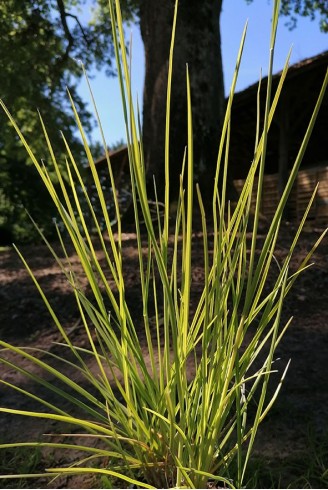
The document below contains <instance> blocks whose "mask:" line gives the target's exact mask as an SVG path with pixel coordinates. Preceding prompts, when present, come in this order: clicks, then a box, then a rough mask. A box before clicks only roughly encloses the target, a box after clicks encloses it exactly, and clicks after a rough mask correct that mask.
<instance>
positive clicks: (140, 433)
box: [0, 0, 328, 488]
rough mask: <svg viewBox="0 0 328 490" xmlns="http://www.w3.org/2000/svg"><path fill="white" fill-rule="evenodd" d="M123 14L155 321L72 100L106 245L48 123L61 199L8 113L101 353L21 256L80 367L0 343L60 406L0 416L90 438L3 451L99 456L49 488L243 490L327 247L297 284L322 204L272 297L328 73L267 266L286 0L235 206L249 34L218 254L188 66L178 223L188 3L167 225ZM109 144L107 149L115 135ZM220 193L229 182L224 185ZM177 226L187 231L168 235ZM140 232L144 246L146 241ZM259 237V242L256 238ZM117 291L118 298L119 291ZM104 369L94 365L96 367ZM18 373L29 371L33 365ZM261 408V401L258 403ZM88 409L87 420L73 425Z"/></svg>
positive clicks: (134, 169)
mask: <svg viewBox="0 0 328 490" xmlns="http://www.w3.org/2000/svg"><path fill="white" fill-rule="evenodd" d="M109 5H110V12H111V21H112V26H113V36H114V46H115V52H116V58H117V62H118V74H119V81H120V86H121V91H122V104H123V109H124V115H125V122H126V138H127V146H128V154H129V162H130V174H131V187H132V198H133V206H134V213H135V224H136V237H137V253H138V258H139V280H140V296H139V298H138V299H137V301H140V304H142V316H141V317H140V318H139V317H137V316H136V315H134V313H133V304H132V305H131V304H130V303H129V302H128V300H127V296H126V282H125V273H124V267H125V262H124V254H123V249H124V242H123V239H122V236H123V235H122V220H121V215H120V209H119V204H118V201H117V199H116V189H115V181H114V178H113V172H112V167H111V162H110V158H109V155H108V153H106V157H107V162H108V175H109V179H110V182H111V186H112V188H113V199H114V205H115V209H116V229H115V230H114V228H113V224H112V222H111V220H110V217H109V215H108V207H107V203H106V200H105V197H104V194H103V189H102V186H101V183H100V180H99V177H98V174H97V169H96V166H95V163H94V160H93V158H92V154H91V152H90V149H89V146H88V143H87V138H86V136H85V133H84V131H83V128H82V125H81V123H80V119H79V115H78V112H77V110H76V107H75V105H74V102H73V101H71V102H72V107H73V110H74V113H75V117H76V121H77V125H78V128H79V131H80V134H81V138H82V140H83V143H84V147H85V153H86V156H87V159H88V163H89V166H90V170H91V174H92V179H93V188H95V189H96V199H97V201H98V204H97V206H99V207H100V209H101V222H102V223H105V229H106V230H105V231H106V235H108V239H107V240H106V239H105V238H104V233H103V230H102V227H101V226H100V218H99V216H97V215H96V213H95V212H94V208H93V200H92V199H93V198H94V196H91V195H90V194H89V192H88V186H87V184H86V182H85V181H84V180H83V179H82V176H81V169H80V168H79V165H78V163H77V162H76V161H75V159H74V155H73V154H72V153H71V151H70V148H69V146H68V144H67V142H66V140H65V137H64V135H63V141H64V144H65V145H66V150H67V162H66V163H67V165H66V171H67V175H68V180H67V181H65V180H64V179H63V178H62V175H61V173H60V170H59V167H58V164H57V160H56V156H55V154H54V152H53V150H52V146H51V141H50V140H49V138H48V135H47V129H46V127H45V125H44V124H43V120H42V116H41V115H40V121H41V127H42V131H43V133H44V138H45V144H46V146H47V148H48V151H49V154H50V156H51V164H52V166H53V168H54V169H55V171H56V174H57V178H58V181H59V184H60V188H61V191H60V194H59V193H58V192H57V191H56V190H55V187H54V185H53V183H52V181H51V179H50V177H49V170H48V168H47V167H46V166H44V165H43V164H41V163H39V160H38V159H37V157H36V155H34V154H33V152H32V150H31V149H30V147H29V144H28V142H27V141H26V140H25V138H24V136H23V134H22V133H21V131H20V129H19V128H18V127H17V125H16V123H15V120H14V118H13V117H12V116H11V115H10V114H9V112H8V110H7V109H6V107H5V106H4V104H3V103H2V102H1V105H2V107H3V109H4V111H5V112H6V113H7V115H8V117H9V119H10V121H11V123H12V125H13V126H14V128H15V130H16V132H17V134H18V136H19V138H20V140H21V142H22V143H23V145H24V146H25V148H26V150H27V152H28V154H29V156H30V158H31V160H32V161H33V163H34V165H35V168H36V169H37V171H38V172H39V175H40V178H41V179H42V180H43V182H44V185H45V186H46V188H47V189H48V192H49V194H50V195H51V197H52V199H53V201H54V203H55V205H56V208H57V210H58V214H59V215H60V219H61V221H62V223H63V225H64V229H65V234H63V233H62V231H61V229H60V228H59V227H58V229H57V231H58V236H59V239H60V243H61V245H62V257H60V256H59V255H58V254H57V253H56V252H55V250H54V248H53V247H52V245H51V244H50V243H49V242H48V241H47V240H46V237H44V236H43V235H42V231H41V230H39V231H40V233H41V235H42V236H43V238H44V240H45V243H46V244H47V246H48V247H49V250H50V251H51V252H52V254H53V256H54V259H55V261H56V262H57V264H58V265H59V266H60V268H61V270H62V272H63V274H64V275H65V277H66V280H67V282H68V283H69V285H70V286H71V290H72V294H74V296H75V299H76V305H77V307H78V310H79V315H80V321H81V323H82V325H83V327H84V330H85V335H86V337H87V338H88V342H89V345H88V347H87V348H83V349H82V348H78V347H76V346H75V345H74V344H73V342H72V340H71V338H70V336H69V333H68V331H67V330H66V328H65V324H63V323H62V322H61V320H60V318H59V317H58V316H57V314H56V312H55V310H54V309H53V307H52V305H51V298H47V297H46V295H45V294H44V292H43V290H42V287H41V285H40V284H39V282H38V279H37V277H36V276H35V275H34V274H33V272H32V270H31V269H30V267H29V265H28V264H27V263H26V260H25V259H24V257H23V255H22V254H21V252H20V251H19V250H17V253H18V254H19V256H20V258H21V260H22V261H23V263H24V265H25V266H26V268H27V270H28V272H29V274H30V275H31V278H32V280H33V282H34V283H35V286H36V287H37V289H38V291H39V293H40V295H41V296H42V298H43V300H44V302H45V304H46V306H47V308H48V310H49V313H50V315H51V317H52V319H53V322H54V323H55V325H56V327H57V328H58V330H59V331H60V333H61V335H62V339H63V340H62V345H64V346H66V348H67V349H68V350H69V351H70V353H71V357H68V356H66V355H63V357H61V358H60V357H59V356H58V355H57V356H56V365H58V361H61V366H62V367H61V368H55V367H53V366H52V364H51V357H50V360H49V363H48V362H47V361H45V360H44V358H42V359H41V358H40V357H39V356H37V355H34V354H33V352H32V353H31V351H30V350H27V349H24V348H22V347H16V346H14V345H9V344H8V343H6V342H4V341H1V342H0V345H1V347H2V349H3V351H2V356H1V362H3V363H4V364H9V365H10V361H9V360H8V359H7V358H6V351H7V350H9V351H11V352H13V353H15V354H16V355H17V357H21V358H22V359H27V360H28V361H29V362H30V363H31V366H32V369H31V370H30V371H28V370H26V371H24V374H25V375H26V376H27V377H28V378H30V379H31V380H32V381H34V382H36V383H39V384H41V385H42V386H43V388H46V389H47V390H49V399H47V397H46V396H44V397H43V396H41V395H38V394H33V393H29V392H25V395H26V396H30V397H32V398H33V399H34V400H37V401H38V402H39V403H40V411H39V412H30V411H27V410H21V409H20V410H17V409H14V408H9V407H1V408H0V411H1V412H5V413H12V414H19V415H22V416H25V417H35V418H46V419H50V420H54V421H58V422H60V423H62V424H63V425H64V424H68V427H72V425H73V426H77V427H79V430H80V432H81V439H82V441H83V440H85V443H83V442H82V443H81V442H79V443H77V444H74V443H72V442H71V439H69V436H70V435H69V434H68V435H67V436H68V440H67V441H65V439H64V435H63V441H64V442H60V443H54V442H48V441H47V440H45V441H44V442H33V441H31V442H30V443H19V441H18V442H16V443H15V444H2V445H1V448H3V449H6V448H7V449H8V448H9V447H13V446H24V445H27V446H39V447H43V446H48V447H53V448H63V449H70V450H71V451H72V452H73V451H78V453H79V454H80V453H81V452H84V453H85V457H83V458H81V459H80V460H77V461H76V462H75V463H74V464H71V465H69V466H68V467H53V468H47V469H46V472H45V474H46V475H48V476H49V477H54V476H56V475H61V474H68V475H73V474H84V473H94V474H101V475H103V476H105V477H107V478H109V480H113V481H115V480H116V479H121V480H123V481H124V483H125V484H133V485H136V486H140V487H143V488H156V487H161V488H168V487H179V488H181V487H186V488H206V487H207V486H208V485H209V482H211V484H212V485H213V484H218V485H223V486H225V487H231V488H235V487H237V488H238V487H242V486H243V483H244V477H245V471H246V468H247V465H248V462H249V459H250V456H251V452H252V447H253V444H254V440H255V438H256V433H257V430H258V427H259V425H260V423H261V422H262V421H263V419H264V418H265V417H266V415H267V413H268V412H269V410H270V408H271V406H272V404H273V403H274V401H275V399H276V398H277V395H278V393H279V390H280V388H281V385H282V383H283V380H284V377H285V375H286V370H287V367H288V362H287V365H286V369H285V371H284V372H283V373H281V376H280V381H279V382H278V385H277V386H276V388H275V390H274V392H273V394H272V392H270V393H271V395H269V391H268V383H269V379H270V375H271V373H272V372H273V370H274V368H273V361H274V353H275V350H276V348H277V345H278V344H279V342H280V341H281V339H282V337H283V335H284V333H285V331H286V329H287V328H288V327H289V325H290V321H288V322H287V324H285V325H284V324H282V322H281V313H282V308H283V303H284V299H285V298H286V296H287V294H288V293H289V292H290V290H291V288H292V286H293V284H294V282H295V280H296V279H297V277H298V276H299V274H300V273H301V272H303V271H304V270H305V269H306V268H307V267H308V265H309V261H310V259H311V256H312V254H313V252H314V250H315V248H316V247H317V246H318V244H319V242H320V239H319V240H318V241H317V243H316V244H315V245H314V246H313V248H312V250H311V251H310V252H309V254H308V255H307V257H306V258H305V259H304V260H303V262H302V263H301V264H300V266H299V268H298V270H297V271H296V272H294V273H290V271H289V264H290V261H291V257H292V254H293V252H294V249H295V246H296V243H297V240H298V238H299V236H300V233H301V230H302V227H303V225H304V222H305V220H306V218H307V214H308V212H309V209H310V206H311V203H312V200H313V198H314V194H313V197H312V199H311V201H310V203H309V206H308V208H307V210H306V212H305V214H304V217H303V219H302V221H301V223H300V225H299V227H298V229H297V231H296V234H295V239H294V241H293V243H292V245H291V247H290V250H289V252H288V254H287V256H286V258H285V259H284V260H283V262H282V263H281V264H280V266H279V271H278V273H277V275H276V278H275V281H274V284H273V286H272V287H271V289H270V290H268V287H267V284H268V274H269V271H270V270H271V266H272V263H273V261H274V260H275V258H274V251H275V246H276V242H277V238H278V235H279V229H280V225H281V219H282V213H283V210H284V207H285V205H286V202H287V199H288V196H289V193H290V191H291V188H292V185H293V182H294V180H295V177H296V175H297V171H298V169H299V166H300V163H301V160H302V157H303V154H304V151H305V148H306V145H307V143H308V140H309V138H310V135H311V131H312V129H313V126H314V123H315V119H316V116H317V114H318V111H319V107H320V104H321V101H322V98H323V95H324V92H325V89H326V86H327V81H328V77H327V76H326V78H325V80H324V82H323V85H322V90H321V92H320V94H319V96H318V102H317V104H316V106H315V108H314V110H313V115H312V117H311V120H310V122H309V126H308V130H307V132H306V134H305V136H304V140H303V143H302V145H301V148H300V150H299V153H298V156H297V158H296V160H295V163H294V166H293V169H292V171H291V174H290V177H289V180H288V183H287V186H286V189H285V192H284V194H283V196H282V198H281V200H280V202H279V205H278V207H277V210H276V212H275V215H274V218H273V219H272V222H271V225H270V227H269V230H268V232H267V235H266V238H265V240H264V243H263V245H262V247H261V251H260V254H259V255H257V254H256V250H257V248H258V247H257V246H258V243H259V237H258V229H259V217H260V203H261V197H262V181H263V174H264V168H265V155H266V146H267V139H268V135H269V129H270V125H271V122H272V118H273V115H274V112H275V109H276V106H277V103H278V99H279V96H280V93H281V91H282V88H283V83H284V80H285V78H286V74H287V70H288V60H287V62H286V66H285V67H284V69H283V71H282V74H281V78H280V82H279V85H278V88H277V90H276V92H275V93H274V94H272V93H271V80H272V63H273V54H274V44H275V36H276V29H277V22H278V20H277V19H278V12H279V2H278V1H276V2H275V4H274V9H273V22H272V33H271V42H270V59H269V76H268V88H267V98H266V105H265V119H264V127H263V130H262V132H260V131H259V129H258V133H257V134H256V135H254V137H255V140H256V147H255V152H254V160H253V162H252V164H251V168H250V170H249V174H248V177H247V179H246V182H245V185H244V188H243V190H242V192H241V194H240V197H239V200H238V202H237V204H236V206H235V207H234V209H232V207H231V206H230V203H229V201H228V199H227V196H226V182H227V169H228V165H229V139H230V116H231V107H232V103H233V97H234V90H235V86H236V80H237V76H238V69H239V65H240V60H241V56H242V50H243V45H244V41H245V35H246V29H245V31H244V33H243V37H242V41H241V47H240V51H239V54H238V59H237V63H236V70H235V74H234V77H233V81H232V86H231V91H230V95H229V98H228V103H227V110H226V116H225V119H224V124H223V128H222V133H221V139H220V148H219V154H218V159H217V171H216V177H215V182H214V191H213V203H212V204H213V205H212V216H211V217H210V218H211V220H213V223H214V241H213V245H212V246H211V247H210V245H209V241H208V229H207V223H208V216H207V215H206V211H205V209H204V205H203V201H202V196H201V192H200V190H199V188H198V187H196V191H195V192H194V187H193V138H197V134H196V135H193V130H192V104H191V93H190V84H189V73H188V68H187V70H186V93H187V100H188V113H187V115H186V117H187V119H188V141H187V142H186V148H187V150H186V155H185V160H184V162H183V165H182V171H181V184H180V195H179V200H178V203H177V208H176V212H175V215H174V216H173V217H172V215H171V216H170V188H169V182H170V179H169V160H168V155H169V137H168V135H169V128H170V89H171V75H172V60H173V53H174V34H175V25H176V18H177V15H178V6H177V5H176V9H175V16H174V25H173V34H172V44H171V51H170V62H169V77H168V90H167V124H166V147H165V170H166V190H165V202H164V213H160V212H159V211H160V203H159V202H158V201H157V202H156V206H155V207H156V210H157V219H156V220H155V222H154V221H153V217H152V216H153V214H152V213H151V209H150V204H149V202H148V199H147V187H146V170H145V167H144V159H143V151H142V144H141V143H140V125H139V124H138V117H135V113H134V107H133V103H132V94H131V84H130V77H129V69H128V60H127V58H126V52H125V48H124V35H123V27H122V18H121V11H120V3H119V0H116V1H115V3H114V0H110V2H109ZM257 127H259V125H257ZM103 139H104V147H106V145H105V138H104V137H103ZM255 173H258V174H259V179H258V187H257V189H256V192H257V201H256V207H255V211H254V212H253V211H252V210H251V195H252V192H253V188H254V185H255V184H254V176H255ZM183 176H185V179H183ZM221 176H222V178H221ZM184 181H186V182H187V187H186V189H185V188H184V187H183V182H184ZM67 182H68V183H67ZM219 182H222V185H221V184H220V188H219ZM195 204H197V206H198V208H199V211H200V215H201V223H202V237H203V262H204V284H203V285H202V292H201V294H200V296H199V298H198V300H197V304H196V305H195V308H193V309H191V293H192V290H193V282H192V250H193V244H194V242H193V217H194V211H193V210H194V209H195ZM85 207H87V209H88V214H89V215H90V216H91V218H92V226H90V224H89V223H88V224H87V222H86V218H85V212H84V210H85ZM172 221H173V223H174V226H173V231H172V227H171V224H170V223H171V222H172ZM141 223H143V225H142V226H143V227H145V229H146V233H142V230H141ZM36 226H37V225H36ZM90 229H95V230H96V233H95V235H94V234H93V235H92V234H91V232H90ZM249 231H251V241H250V243H248V241H247V236H249V233H248V232H249ZM68 244H69V245H70V246H71V245H73V247H74V250H75V253H76V255H77V256H78V258H79V263H80V265H81V268H82V270H83V275H84V277H85V278H86V279H87V283H88V289H89V291H90V294H88V295H87V294H86V291H85V288H83V287H82V285H81V281H80V279H79V276H78V275H77V274H76V272H75V269H74V267H73V265H72V264H71V263H70V260H69V255H68V253H67V247H68ZM99 244H100V248H101V250H102V253H103V255H104V257H105V262H106V265H105V266H104V265H103V264H101V263H100V261H99V258H98V257H99V256H98V255H97V253H96V247H97V246H99ZM170 247H171V248H170ZM145 249H146V252H145ZM170 250H171V252H170ZM113 283H114V285H115V287H111V286H110V284H113ZM140 333H141V335H140ZM71 358H72V359H73V361H72V360H70V359H71ZM91 361H92V365H93V366H96V368H94V367H93V369H91V368H90V365H91V364H90V363H91ZM67 365H69V366H70V367H74V368H75V369H76V372H77V374H78V375H79V379H80V378H81V376H82V377H83V378H84V380H85V383H83V384H81V383H78V382H77V381H74V379H71V378H70V377H68V376H67V375H65V368H66V366H67ZM33 366H37V367H38V369H39V370H41V371H43V372H44V374H45V375H47V374H51V377H52V378H53V379H54V380H55V381H54V382H53V383H49V382H48V381H46V380H45V379H44V378H43V377H42V376H37V375H36V374H33V373H34V371H33ZM16 369H18V370H20V372H23V371H22V370H21V368H20V367H19V363H18V364H17V366H16ZM57 381H58V383H57ZM2 382H3V383H5V382H4V381H2ZM5 384H7V385H9V386H11V387H12V388H13V389H14V390H15V389H16V390H19V391H22V389H21V388H19V387H18V386H15V385H11V384H10V383H8V382H6V383H5ZM85 386H88V387H89V388H87V387H85ZM43 391H44V390H43ZM54 394H55V395H56V397H58V399H62V400H64V401H65V402H66V403H65V407H67V408H64V409H63V408H62V407H61V406H60V402H59V403H58V406H57V404H55V403H54V402H51V401H50V400H53V399H54V396H53V395H54ZM254 400H256V403H252V402H253V401H254ZM67 402H69V404H68V403H67ZM69 407H70V408H69ZM77 411H78V412H79V413H81V414H82V415H80V416H76V415H74V414H76V413H77ZM90 438H92V439H93V440H96V441H97V444H95V447H89V446H90V445H89V444H88V441H90ZM20 476H25V477H27V476H29V475H20ZM32 476H38V475H32ZM42 476H44V474H42ZM7 477H8V476H7Z"/></svg>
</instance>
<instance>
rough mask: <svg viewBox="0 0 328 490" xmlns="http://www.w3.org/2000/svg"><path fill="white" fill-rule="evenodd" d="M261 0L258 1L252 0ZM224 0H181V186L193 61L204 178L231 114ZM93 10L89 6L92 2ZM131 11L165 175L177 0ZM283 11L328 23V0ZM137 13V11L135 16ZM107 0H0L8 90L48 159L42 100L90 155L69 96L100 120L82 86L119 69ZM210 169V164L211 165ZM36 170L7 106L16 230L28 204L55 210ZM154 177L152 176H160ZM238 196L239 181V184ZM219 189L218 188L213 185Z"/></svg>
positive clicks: (6, 185)
mask: <svg viewBox="0 0 328 490" xmlns="http://www.w3.org/2000/svg"><path fill="white" fill-rule="evenodd" d="M246 1H248V2H251V1H252V0H246ZM222 3H223V1H222V0H203V1H202V2H199V1H197V0H180V2H179V14H178V25H177V34H176V46H175V58H174V60H175V61H174V80H173V89H174V91H173V94H172V125H171V130H172V131H171V155H170V161H171V166H172V169H171V176H172V191H173V192H174V191H175V192H176V191H177V188H178V169H179V168H180V165H181V161H182V155H183V150H184V145H185V142H186V136H185V134H186V116H185V114H186V112H185V105H186V100H185V65H186V63H188V64H189V68H190V75H191V85H192V98H193V114H194V128H195V135H196V138H195V159H196V165H197V166H198V167H197V170H198V174H199V175H198V178H199V180H200V181H201V185H203V186H204V185H206V186H207V185H208V181H211V180H212V175H213V169H214V166H215V162H216V154H217V142H218V133H219V131H220V125H221V121H222V116H223V113H224V86H223V68H222V57H221V41H220V13H221V10H222ZM90 6H91V15H87V16H86V15H85V13H86V11H87V10H88V9H90ZM121 7H122V10H123V14H124V18H125V19H126V20H132V19H135V18H136V17H137V18H139V20H140V27H141V34H142V39H143V42H144V46H145V54H146V75H145V89H144V104H143V140H144V147H145V153H146V164H147V166H148V170H149V175H150V176H152V174H154V175H155V176H156V177H157V185H158V186H159V189H158V191H159V194H160V191H161V189H160V184H163V182H164V179H162V178H161V176H162V175H163V174H162V172H163V153H164V152H163V144H164V122H165V119H164V114H165V100H166V82H167V68H168V56H169V44H170V36H171V26H172V19H173V9H174V0H165V1H164V0H121ZM281 12H282V14H284V15H287V16H288V18H289V21H290V23H291V24H292V25H294V24H295V19H296V16H297V15H305V16H310V17H311V18H313V17H314V16H315V14H319V16H320V25H321V28H322V29H323V30H327V29H328V22H327V17H328V5H327V2H326V1H325V0H322V1H316V2H312V1H311V0H289V1H288V0H282V3H281ZM135 16H136V17H135ZM108 19H109V15H108V1H107V0H98V1H97V0H89V1H88V0H25V1H24V2H22V1H21V0H6V2H0V33H1V34H0V36H1V44H0V65H1V66H2V70H1V71H0V97H1V98H3V99H4V101H5V103H6V104H7V106H8V107H9V109H10V110H11V111H12V113H13V114H14V115H15V118H16V120H17V122H18V123H19V125H20V126H21V127H22V128H23V131H24V133H25V135H26V136H27V138H28V140H29V142H30V143H31V144H32V146H33V148H34V149H35V150H36V152H37V154H38V155H39V156H40V157H42V158H44V160H45V161H47V159H48V155H47V153H46V152H45V144H44V140H43V137H42V135H41V131H40V126H39V121H38V117H37V114H36V108H38V109H39V110H40V112H41V114H42V116H43V117H44V119H45V121H46V124H47V128H48V131H49V134H50V137H51V140H52V142H53V144H54V148H55V150H56V152H57V155H58V158H59V160H60V161H63V160H64V158H63V145H62V142H61V138H60V135H59V130H62V131H63V132H64V133H65V136H66V138H67V140H68V141H69V143H70V145H71V146H72V148H73V150H74V152H75V154H76V155H77V156H79V158H80V160H81V162H82V163H83V158H84V157H83V152H82V148H81V145H80V143H79V141H78V139H77V138H76V135H75V123H74V120H73V117H72V113H71V111H70V108H69V106H68V103H67V97H66V86H69V88H70V91H71V93H72V95H73V98H74V100H75V102H76V104H77V106H78V108H79V112H80V115H81V118H82V120H83V123H84V126H85V127H86V129H87V130H91V127H92V119H91V117H90V114H89V113H88V111H87V108H86V105H85V103H84V102H83V101H82V100H81V99H80V98H79V96H78V94H77V84H78V81H79V78H80V77H81V70H80V68H79V66H78V63H77V62H76V59H81V60H83V62H84V64H85V66H86V68H87V69H88V70H89V71H90V70H92V69H94V68H96V69H100V68H102V67H106V71H107V73H108V74H109V75H111V74H113V68H112V59H113V48H112V43H111V28H110V23H109V20H108ZM204 170H205V171H204ZM34 177H35V175H34V170H32V169H31V168H30V167H29V162H28V160H27V158H26V155H25V151H24V150H23V149H22V148H21V146H20V144H19V142H18V141H17V139H16V137H15V135H14V132H13V131H12V128H10V127H9V125H8V122H7V119H6V117H5V116H4V115H3V114H1V115H0V182H1V187H0V227H2V232H3V231H4V228H7V229H8V230H9V232H10V233H11V234H12V235H13V238H15V239H17V238H18V239H24V238H26V237H27V236H30V233H31V229H30V228H28V227H27V223H28V221H27V220H26V215H25V212H24V210H23V208H24V207H27V208H28V209H29V211H30V212H31V214H32V215H33V216H34V217H35V219H36V220H37V221H38V222H39V223H40V224H41V225H43V226H44V227H45V226H46V225H47V224H49V223H50V221H51V220H50V216H52V215H53V213H54V210H53V209H52V207H51V205H50V203H49V200H47V196H45V195H43V194H42V192H41V187H38V179H35V178H34ZM151 180H152V179H151ZM231 194H232V195H233V187H232V186H231ZM207 195H209V193H207Z"/></svg>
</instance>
